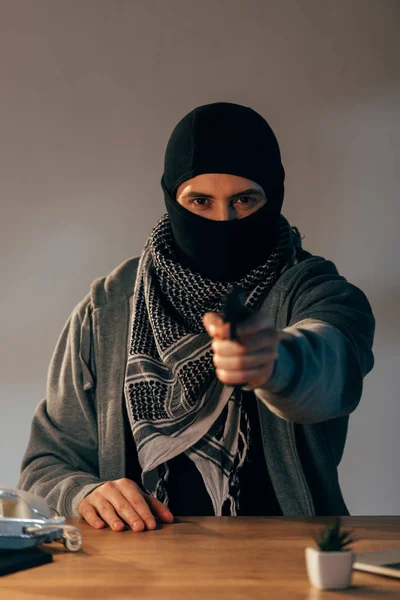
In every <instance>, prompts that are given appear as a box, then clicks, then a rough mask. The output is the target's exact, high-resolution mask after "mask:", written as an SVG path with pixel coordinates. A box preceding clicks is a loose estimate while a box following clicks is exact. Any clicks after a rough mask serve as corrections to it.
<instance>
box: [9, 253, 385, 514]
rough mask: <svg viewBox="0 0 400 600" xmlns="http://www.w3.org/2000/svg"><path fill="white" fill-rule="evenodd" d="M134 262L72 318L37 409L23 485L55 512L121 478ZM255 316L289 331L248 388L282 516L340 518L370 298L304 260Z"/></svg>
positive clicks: (368, 338)
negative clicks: (266, 374)
mask: <svg viewBox="0 0 400 600" xmlns="http://www.w3.org/2000/svg"><path fill="white" fill-rule="evenodd" d="M137 264H138V258H131V259H129V260H127V261H125V262H124V263H122V265H120V266H119V267H117V268H116V269H115V270H114V271H113V272H112V273H111V274H110V275H108V276H107V277H104V278H101V279H98V280H96V281H95V282H94V283H93V284H92V286H91V290H90V293H89V294H88V295H87V296H86V297H85V298H84V299H83V301H82V302H80V303H79V304H78V306H77V307H76V308H75V309H74V310H73V312H72V314H71V316H70V318H69V319H68V321H67V323H66V325H65V327H64V329H63V331H62V333H61V336H60V338H59V340H58V343H57V346H56V348H55V351H54V354H53V357H52V360H51V364H50V368H49V375H48V383H47V395H46V398H45V399H43V400H42V401H41V402H40V403H39V405H38V406H37V408H36V411H35V415H34V418H33V422H32V427H31V434H30V439H29V443H28V447H27V450H26V452H25V455H24V458H23V462H22V467H21V476H20V480H19V482H18V487H19V488H20V489H23V490H28V491H31V492H33V493H35V494H37V495H39V496H42V497H44V498H46V500H47V502H48V503H49V505H50V506H51V507H52V508H53V509H54V510H55V511H57V512H58V513H59V514H60V515H77V514H78V512H77V510H78V505H79V503H80V502H81V500H82V499H83V498H84V497H85V496H86V495H87V494H89V493H90V492H91V491H93V490H94V489H95V488H96V487H97V486H99V485H101V484H102V483H104V482H106V481H109V480H116V479H120V478H122V477H125V475H126V468H127V467H126V453H125V446H126V432H125V430H124V417H123V414H124V412H123V409H124V405H123V403H124V393H123V384H124V375H125V368H126V363H127V352H128V344H129V337H130V336H129V334H130V332H129V328H130V322H131V311H132V294H133V288H134V279H135V275H136V269H137ZM260 310H265V311H266V312H267V313H268V314H269V315H270V316H271V317H272V319H273V321H274V322H275V325H276V327H277V328H278V329H280V330H283V331H284V339H282V341H281V342H280V344H279V348H278V359H277V361H276V364H275V370H274V373H273V375H272V377H271V379H270V381H269V383H268V387H267V389H262V390H261V389H258V390H257V389H256V390H255V396H256V400H255V401H256V402H257V405H258V414H259V418H260V426H261V434H262V440H263V446H264V455H265V460H266V463H267V467H268V470H269V473H270V477H271V481H272V485H273V487H274V490H275V493H276V496H277V499H278V501H279V504H280V506H281V509H282V512H283V514H284V515H294V516H295V515H299V516H301V515H305V516H313V515H347V514H349V513H348V510H347V507H346V504H345V502H344V500H343V497H342V493H341V490H340V485H339V481H338V471H337V467H338V465H339V463H340V461H341V458H342V455H343V451H344V446H345V441H346V436H347V428H348V420H349V415H350V413H351V412H352V411H354V410H355V408H356V407H357V405H358V403H359V401H360V398H361V393H362V386H363V378H364V377H365V375H366V374H367V373H368V372H369V371H370V370H371V369H372V367H373V364H374V359H373V354H372V342H373V336H374V328H375V321H374V317H373V315H372V311H371V308H370V305H369V303H368V300H367V299H366V297H365V295H364V293H363V292H362V291H361V290H359V289H358V288H357V287H355V286H354V285H352V284H351V283H349V282H348V281H347V280H346V279H345V278H344V277H342V276H340V275H339V274H338V272H337V269H336V267H335V265H334V264H333V263H332V262H330V261H328V260H325V259H324V258H321V257H318V256H312V255H311V254H309V253H307V252H303V260H301V262H299V263H298V264H296V265H294V266H291V267H290V268H288V269H286V270H285V271H284V272H283V274H281V276H280V277H279V279H278V281H277V282H276V284H275V285H274V287H273V288H272V290H271V291H270V292H269V294H268V296H267V298H266V300H265V301H264V304H263V305H262V307H261V309H260ZM128 460H130V459H129V456H128ZM132 460H136V459H135V458H134V457H132ZM137 483H138V484H139V485H140V484H141V482H140V481H137ZM266 501H267V499H266Z"/></svg>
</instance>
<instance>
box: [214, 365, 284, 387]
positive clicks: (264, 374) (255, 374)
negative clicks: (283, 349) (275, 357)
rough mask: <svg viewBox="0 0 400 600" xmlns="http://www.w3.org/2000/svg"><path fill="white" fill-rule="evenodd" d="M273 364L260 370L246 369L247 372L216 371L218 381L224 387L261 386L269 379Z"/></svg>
mask: <svg viewBox="0 0 400 600" xmlns="http://www.w3.org/2000/svg"><path fill="white" fill-rule="evenodd" d="M273 366H274V363H270V364H269V365H267V366H266V367H264V368H262V369H248V370H247V371H225V370H223V369H216V371H215V372H216V375H217V377H218V379H219V380H220V381H221V382H222V383H224V384H226V385H245V384H247V385H251V386H256V387H257V386H261V385H263V384H265V383H266V382H267V381H268V379H269V378H270V377H271V374H272V371H273Z"/></svg>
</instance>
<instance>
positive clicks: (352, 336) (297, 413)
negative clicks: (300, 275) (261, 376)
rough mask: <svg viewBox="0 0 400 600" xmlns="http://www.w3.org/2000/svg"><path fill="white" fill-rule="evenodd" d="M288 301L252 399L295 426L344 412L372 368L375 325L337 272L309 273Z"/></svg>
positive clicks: (360, 294) (365, 303)
mask: <svg viewBox="0 0 400 600" xmlns="http://www.w3.org/2000/svg"><path fill="white" fill-rule="evenodd" d="M290 301H291V302H292V305H293V306H292V318H291V322H290V326H289V327H287V328H285V329H284V330H283V332H282V334H283V335H282V340H281V342H280V343H279V345H278V359H277V361H276V362H275V368H274V372H273V374H272V377H271V378H270V380H269V381H268V383H267V384H266V386H264V388H263V389H259V388H258V389H255V390H254V391H255V393H256V396H257V397H258V398H259V399H260V400H261V401H262V402H264V403H265V404H266V406H267V407H268V408H269V409H270V410H271V411H272V412H273V413H275V414H276V415H278V416H280V417H281V418H283V419H285V420H288V421H294V422H297V423H303V424H306V423H316V422H321V421H326V420H328V419H333V418H336V417H340V416H344V415H348V414H350V413H351V412H352V411H354V410H355V408H356V407H357V405H358V403H359V401H360V398H361V393H362V389H363V379H364V377H365V376H366V375H367V373H368V372H369V371H370V370H371V369H372V367H373V364H374V359H373V354H372V343H373V337H374V329H375V321H374V317H373V315H372V311H371V308H370V305H369V303H368V301H367V299H366V297H365V295H364V294H363V292H362V291H361V290H359V289H358V288H357V287H355V286H353V285H352V284H350V283H349V282H347V281H346V280H345V279H344V278H343V277H340V276H339V275H338V274H337V273H336V274H335V273H331V274H327V275H315V276H313V274H312V273H311V274H309V276H308V277H306V278H305V281H304V283H303V284H302V285H301V286H300V287H299V289H298V291H297V293H296V295H295V296H294V297H293V298H292V299H291V300H290Z"/></svg>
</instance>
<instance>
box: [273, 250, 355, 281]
mask: <svg viewBox="0 0 400 600" xmlns="http://www.w3.org/2000/svg"><path fill="white" fill-rule="evenodd" d="M321 276H322V277H323V276H327V277H333V278H335V279H336V278H340V279H344V278H343V277H341V276H340V275H339V272H338V270H337V267H336V265H335V264H334V263H333V262H332V261H331V260H328V259H326V258H324V257H323V256H317V255H313V254H311V253H310V252H307V251H304V250H302V251H301V252H300V256H299V260H298V262H296V264H294V265H292V266H291V267H289V268H288V269H286V270H285V271H284V273H283V274H282V275H281V277H280V278H279V279H278V281H277V287H279V288H287V289H289V288H290V289H293V286H295V285H296V284H300V283H304V282H306V281H307V280H311V279H314V278H315V277H321Z"/></svg>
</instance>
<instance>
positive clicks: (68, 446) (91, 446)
mask: <svg viewBox="0 0 400 600" xmlns="http://www.w3.org/2000/svg"><path fill="white" fill-rule="evenodd" d="M102 483H103V482H102V481H101V480H100V479H99V477H98V455H97V419H96V411H95V402H94V375H93V373H92V372H91V369H90V307H89V298H88V297H87V298H85V300H83V301H82V302H81V303H80V304H79V305H78V307H77V308H76V309H75V310H74V311H73V312H72V314H71V316H70V318H69V320H68V322H67V324H66V325H65V327H64V330H63V332H62V334H61V336H60V338H59V340H58V343H57V346H56V348H55V351H54V354H53V357H52V360H51V363H50V369H49V376H48V384H47V397H46V399H44V400H42V401H41V402H40V403H39V405H38V407H37V409H36V411H35V415H34V418H33V422H32V426H31V434H30V439H29V443H28V447H27V450H26V452H25V455H24V457H23V461H22V467H21V476H20V480H19V482H18V487H19V488H21V489H24V490H28V491H31V492H32V493H34V494H37V495H38V496H42V497H44V498H45V499H46V500H47V502H48V503H49V505H50V506H51V507H52V508H53V509H54V510H56V511H57V512H58V513H59V514H60V515H71V514H77V512H76V509H77V506H78V504H79V502H80V500H81V499H82V498H83V497H85V496H86V495H87V494H88V493H89V492H91V491H92V490H93V489H94V488H95V487H97V486H99V485H101V484H102Z"/></svg>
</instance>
